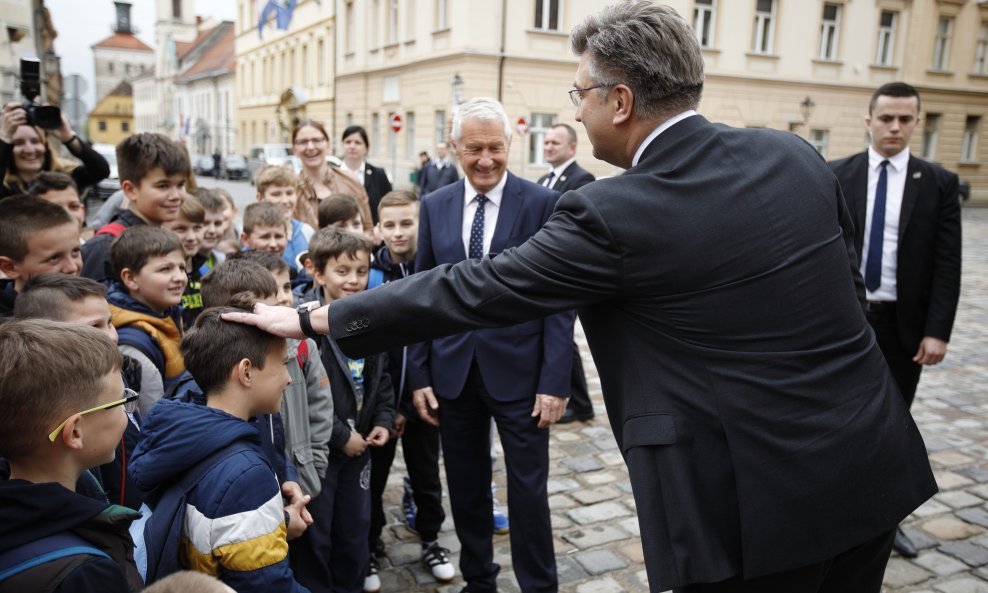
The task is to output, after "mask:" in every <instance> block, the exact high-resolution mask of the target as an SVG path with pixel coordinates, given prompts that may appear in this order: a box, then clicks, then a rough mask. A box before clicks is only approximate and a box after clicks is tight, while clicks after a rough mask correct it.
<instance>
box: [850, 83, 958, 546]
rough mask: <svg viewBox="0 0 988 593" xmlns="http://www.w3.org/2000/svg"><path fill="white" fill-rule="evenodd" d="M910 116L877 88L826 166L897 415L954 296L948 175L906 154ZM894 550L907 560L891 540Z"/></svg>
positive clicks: (915, 96)
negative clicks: (845, 146)
mask: <svg viewBox="0 0 988 593" xmlns="http://www.w3.org/2000/svg"><path fill="white" fill-rule="evenodd" d="M919 107H920V99H919V93H917V92H916V89H914V88H913V87H911V86H910V85H908V84H905V83H902V82H893V83H889V84H886V85H884V86H882V87H881V88H879V89H878V90H876V91H875V93H874V94H873V95H872V97H871V102H870V104H869V106H868V117H866V118H865V124H866V125H867V127H868V131H869V133H870V134H871V146H870V147H869V148H868V150H867V151H865V152H862V153H859V154H856V155H854V156H851V157H848V158H845V159H842V160H839V161H835V162H833V163H831V167H832V168H833V170H834V173H835V174H836V175H837V179H838V180H839V181H840V184H841V188H842V189H843V191H844V199H845V201H846V202H847V206H848V209H849V210H850V212H851V216H852V219H853V221H854V248H855V250H856V251H857V253H860V254H861V274H862V275H863V276H864V279H865V293H866V297H867V302H866V305H865V310H866V317H867V319H868V323H869V324H871V327H872V329H874V330H875V336H876V338H877V339H878V345H879V347H881V349H882V354H884V355H885V360H887V361H888V365H889V368H890V369H891V371H892V376H893V377H894V378H895V382H896V385H898V387H899V391H900V392H902V396H903V397H904V398H905V402H906V406H907V407H909V406H911V405H912V402H913V399H914V398H915V396H916V387H917V385H918V384H919V376H920V372H921V371H922V369H923V365H934V364H937V363H939V362H940V361H941V360H943V358H944V355H946V353H947V342H948V341H949V340H950V332H951V329H952V328H953V325H954V316H955V314H956V312H957V301H958V298H959V296H960V288H961V208H960V202H959V201H958V199H957V187H958V180H957V175H955V174H954V173H951V172H949V171H947V170H945V169H943V168H941V167H938V166H937V165H934V164H933V163H929V162H927V161H924V160H922V159H919V158H916V157H914V156H912V155H911V154H910V153H909V139H910V137H912V133H913V131H914V130H915V129H916V126H917V125H918V124H919V122H920V117H919V113H920V111H919ZM876 208H877V210H876ZM894 547H895V549H896V550H897V551H898V552H899V553H901V554H902V555H903V556H907V557H910V558H911V557H914V556H916V554H917V550H916V547H915V546H914V545H913V543H912V542H911V541H910V540H909V539H908V537H907V536H906V535H905V534H904V533H902V531H901V530H899V531H898V532H897V534H896V539H895V544H894Z"/></svg>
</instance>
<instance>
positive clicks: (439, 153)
mask: <svg viewBox="0 0 988 593" xmlns="http://www.w3.org/2000/svg"><path fill="white" fill-rule="evenodd" d="M459 178H460V175H459V174H458V173H457V172H456V164H454V163H453V162H452V160H451V159H450V158H449V149H448V148H447V146H446V143H445V142H440V143H439V144H437V145H436V158H435V160H433V161H432V162H431V163H429V164H428V165H425V166H424V167H422V173H421V175H419V195H421V196H424V195H426V194H430V193H432V192H434V191H436V190H437V189H439V188H440V187H444V186H447V185H449V184H450V183H454V182H455V181H456V180H457V179H459Z"/></svg>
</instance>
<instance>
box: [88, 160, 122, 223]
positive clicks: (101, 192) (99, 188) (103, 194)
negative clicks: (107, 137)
mask: <svg viewBox="0 0 988 593" xmlns="http://www.w3.org/2000/svg"><path fill="white" fill-rule="evenodd" d="M93 150H95V151H96V152H98V153H99V155H100V156H101V157H103V158H104V159H106V162H107V164H108V165H110V176H109V177H107V178H106V179H104V180H103V181H100V182H99V183H97V184H96V187H94V188H93V189H91V190H89V193H88V194H87V195H86V196H85V203H86V210H87V212H91V213H95V212H96V210H97V209H98V208H99V206H100V205H101V204H102V203H103V202H105V201H106V199H107V198H109V197H110V196H112V195H113V194H114V193H115V192H116V191H117V190H119V189H120V176H119V174H118V173H117V148H116V147H115V146H114V145H112V144H99V143H97V144H93Z"/></svg>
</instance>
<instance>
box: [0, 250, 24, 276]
mask: <svg viewBox="0 0 988 593" xmlns="http://www.w3.org/2000/svg"><path fill="white" fill-rule="evenodd" d="M0 272H3V273H4V275H5V276H7V278H10V279H11V280H18V279H20V277H21V264H20V262H15V261H14V260H13V259H12V258H10V257H8V256H6V255H0Z"/></svg>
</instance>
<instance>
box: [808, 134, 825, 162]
mask: <svg viewBox="0 0 988 593" xmlns="http://www.w3.org/2000/svg"><path fill="white" fill-rule="evenodd" d="M810 144H811V145H812V146H813V148H815V149H816V151H817V152H819V153H820V156H822V157H823V158H827V148H828V147H829V146H830V130H810Z"/></svg>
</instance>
